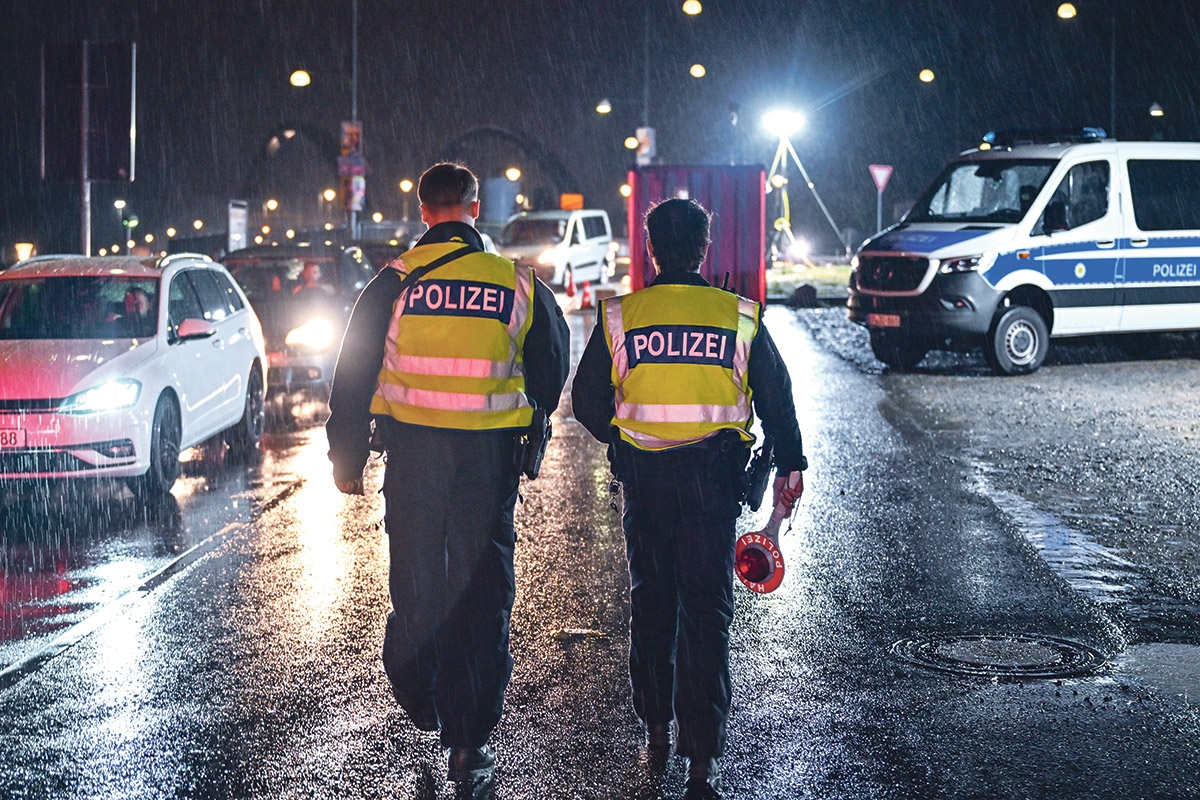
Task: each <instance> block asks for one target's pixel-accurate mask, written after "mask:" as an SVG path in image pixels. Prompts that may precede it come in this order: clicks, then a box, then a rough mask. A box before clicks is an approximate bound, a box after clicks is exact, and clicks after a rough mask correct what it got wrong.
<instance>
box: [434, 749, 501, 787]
mask: <svg viewBox="0 0 1200 800" xmlns="http://www.w3.org/2000/svg"><path fill="white" fill-rule="evenodd" d="M495 768H496V754H495V752H493V751H492V748H491V747H489V746H488V745H486V744H485V745H484V746H483V747H452V748H450V758H449V761H448V762H447V765H446V777H447V778H449V779H450V780H452V781H454V782H455V783H459V784H476V785H479V784H484V783H489V782H490V781H491V779H492V773H493V772H494V770H495Z"/></svg>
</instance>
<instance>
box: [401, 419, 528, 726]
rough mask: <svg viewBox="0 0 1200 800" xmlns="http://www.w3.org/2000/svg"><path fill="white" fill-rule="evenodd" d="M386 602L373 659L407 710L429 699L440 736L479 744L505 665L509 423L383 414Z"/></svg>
mask: <svg viewBox="0 0 1200 800" xmlns="http://www.w3.org/2000/svg"><path fill="white" fill-rule="evenodd" d="M383 422H384V423H385V424H383V425H382V426H381V427H382V428H383V429H384V437H383V439H384V444H385V446H386V447H387V467H386V471H385V473H384V480H383V494H384V500H385V506H386V517H385V526H386V528H387V533H388V538H389V549H390V554H391V568H390V571H389V576H388V588H389V590H390V592H391V600H392V612H391V613H390V614H388V619H387V629H386V632H385V634H384V642H383V664H384V669H385V671H386V672H387V676H388V680H389V681H390V683H391V685H392V690H393V692H394V693H395V695H396V699H397V701H399V703H400V705H401V706H403V707H404V709H405V710H406V711H407V712H408V713H409V714H410V716H412V717H413V718H414V719H421V718H422V717H425V718H429V717H430V712H431V710H432V709H436V711H437V716H438V718H439V719H440V722H441V742H442V744H443V746H445V747H480V746H482V745H483V744H484V743H486V741H487V738H488V735H489V734H490V733H491V732H492V730H493V729H494V728H495V727H496V725H497V723H498V722H499V721H500V714H501V712H502V710H503V704H504V690H505V688H506V687H507V685H508V680H509V677H510V675H511V674H512V665H513V662H512V657H511V656H510V654H509V651H508V641H509V620H510V617H511V615H512V607H513V599H514V596H515V581H514V578H513V547H514V543H515V535H514V531H513V507H514V505H515V503H516V497H517V486H518V476H517V474H516V472H515V470H514V468H513V434H512V431H458V430H444V429H436V428H427V427H420V426H415V425H402V424H398V423H397V424H388V421H386V420H384V421H383Z"/></svg>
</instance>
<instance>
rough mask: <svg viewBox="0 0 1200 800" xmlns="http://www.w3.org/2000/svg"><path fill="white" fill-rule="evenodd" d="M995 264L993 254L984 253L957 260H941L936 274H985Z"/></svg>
mask: <svg viewBox="0 0 1200 800" xmlns="http://www.w3.org/2000/svg"><path fill="white" fill-rule="evenodd" d="M995 263H996V254H995V253H984V254H983V255H978V256H960V257H958V258H945V259H942V261H941V265H940V266H939V267H938V272H940V273H942V274H943V275H952V274H954V273H956V272H987V271H988V270H989V269H991V268H992V264H995Z"/></svg>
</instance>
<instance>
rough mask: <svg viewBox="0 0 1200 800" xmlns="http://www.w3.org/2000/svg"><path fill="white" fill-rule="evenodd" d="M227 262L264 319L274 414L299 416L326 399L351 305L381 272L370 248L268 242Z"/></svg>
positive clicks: (269, 398) (269, 396)
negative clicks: (309, 405) (306, 406)
mask: <svg viewBox="0 0 1200 800" xmlns="http://www.w3.org/2000/svg"><path fill="white" fill-rule="evenodd" d="M224 263H225V267H226V268H227V269H228V270H229V273H230V274H231V275H233V277H234V279H235V280H237V282H238V284H239V285H240V286H241V287H242V290H243V291H244V292H245V293H246V296H247V297H248V298H249V299H250V303H251V305H252V306H254V310H255V311H256V312H257V313H258V317H259V319H260V320H262V327H263V335H264V337H265V338H266V344H267V357H268V359H269V365H270V366H269V369H268V370H267V404H268V410H269V411H270V412H271V413H272V417H276V418H281V419H282V420H284V421H291V420H293V419H294V417H295V416H296V414H297V411H298V409H299V408H301V407H302V405H301V404H303V403H305V402H311V401H316V402H318V403H321V404H323V403H324V402H325V401H327V400H328V399H329V386H330V383H331V381H332V380H333V368H334V365H335V363H336V362H337V355H338V348H339V346H340V345H341V342H342V334H343V332H344V331H345V329H346V320H347V319H348V318H349V316H350V310H351V309H352V308H353V307H354V301H355V300H357V299H358V295H359V293H360V292H362V290H363V287H364V286H366V285H367V281H369V280H370V279H371V277H372V276H373V275H374V274H375V271H374V269H372V267H371V264H370V262H369V261H368V260H367V259H366V257H365V256H364V255H363V252H362V250H361V249H359V248H357V247H341V246H338V245H336V244H331V245H326V244H320V243H312V244H292V245H261V246H256V247H248V248H245V249H243V250H236V251H234V252H233V253H230V254H229V255H228V256H226V257H225V262H224ZM322 408H323V406H322Z"/></svg>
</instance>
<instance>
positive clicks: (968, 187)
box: [904, 159, 1058, 223]
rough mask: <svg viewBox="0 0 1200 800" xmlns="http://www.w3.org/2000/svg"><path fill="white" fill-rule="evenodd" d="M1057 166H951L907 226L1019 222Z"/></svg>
mask: <svg viewBox="0 0 1200 800" xmlns="http://www.w3.org/2000/svg"><path fill="white" fill-rule="evenodd" d="M1057 164H1058V162H1057V161H1056V160H1054V159H1024V160H1017V159H1013V160H1011V161H995V160H990V161H975V162H971V163H965V164H964V163H956V164H951V165H950V166H949V167H947V168H946V170H945V171H944V172H943V173H942V175H941V177H939V178H938V179H937V180H936V181H934V183H933V185H932V186H930V187H929V189H928V190H926V192H925V194H924V195H922V196H921V199H920V200H918V201H917V204H916V205H915V206H913V209H912V211H910V212H908V216H906V217H905V218H904V221H905V222H996V223H1006V222H1010V223H1011V222H1020V221H1021V218H1022V217H1024V216H1025V212H1026V211H1028V210H1029V206H1030V205H1032V203H1033V199H1034V198H1035V197H1037V196H1038V192H1040V191H1041V190H1042V186H1043V185H1044V184H1045V183H1046V179H1047V178H1049V177H1050V173H1051V172H1053V171H1054V167H1055V165H1057Z"/></svg>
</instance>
